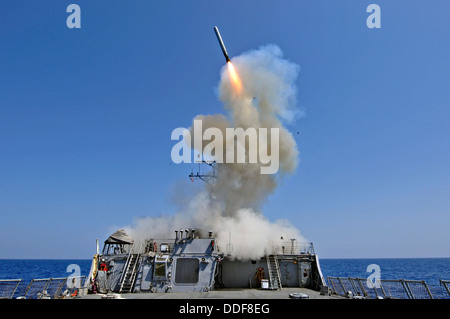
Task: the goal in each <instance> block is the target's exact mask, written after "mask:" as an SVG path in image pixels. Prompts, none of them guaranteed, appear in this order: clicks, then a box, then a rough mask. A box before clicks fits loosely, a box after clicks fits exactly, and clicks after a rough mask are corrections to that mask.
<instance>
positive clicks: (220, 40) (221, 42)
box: [214, 27, 230, 62]
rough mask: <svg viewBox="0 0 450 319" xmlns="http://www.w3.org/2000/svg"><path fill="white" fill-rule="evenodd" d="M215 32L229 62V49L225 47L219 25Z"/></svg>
mask: <svg viewBox="0 0 450 319" xmlns="http://www.w3.org/2000/svg"><path fill="white" fill-rule="evenodd" d="M214 32H215V33H216V36H217V40H218V41H219V44H220V48H221V49H222V52H223V55H224V56H225V60H226V61H227V62H230V58H229V57H228V53H227V49H225V44H223V41H222V37H221V36H220V32H219V29H217V27H214Z"/></svg>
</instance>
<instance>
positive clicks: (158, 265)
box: [155, 257, 167, 277]
mask: <svg viewBox="0 0 450 319" xmlns="http://www.w3.org/2000/svg"><path fill="white" fill-rule="evenodd" d="M166 260H167V258H158V257H157V258H156V261H155V276H156V277H166Z"/></svg>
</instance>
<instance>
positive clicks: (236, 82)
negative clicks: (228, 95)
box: [227, 61, 242, 94]
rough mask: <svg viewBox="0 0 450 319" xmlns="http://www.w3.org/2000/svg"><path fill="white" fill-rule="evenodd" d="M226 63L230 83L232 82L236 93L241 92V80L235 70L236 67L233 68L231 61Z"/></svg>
mask: <svg viewBox="0 0 450 319" xmlns="http://www.w3.org/2000/svg"><path fill="white" fill-rule="evenodd" d="M227 65H228V72H229V73H230V79H231V83H233V86H234V88H235V89H236V92H237V93H238V94H240V93H241V91H242V82H241V79H240V78H239V75H238V74H237V72H236V69H235V68H234V65H233V63H231V62H230V61H228V62H227Z"/></svg>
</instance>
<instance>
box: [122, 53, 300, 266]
mask: <svg viewBox="0 0 450 319" xmlns="http://www.w3.org/2000/svg"><path fill="white" fill-rule="evenodd" d="M232 63H233V65H234V66H235V68H236V70H237V73H238V74H239V77H240V79H241V81H242V90H240V91H239V92H237V90H236V87H234V86H233V84H232V81H230V74H229V71H228V69H227V67H224V68H223V69H222V70H221V78H220V81H219V84H218V92H219V98H220V100H221V101H222V102H223V103H224V107H225V110H226V111H227V116H225V115H222V114H217V115H199V116H197V117H196V118H195V119H194V120H198V119H201V120H202V123H203V128H202V129H203V130H206V129H207V128H209V127H215V128H219V129H220V130H221V131H223V132H224V133H225V128H227V127H228V128H230V127H235V128H236V127H241V128H243V129H247V128H250V127H253V128H256V129H258V128H278V129H279V171H278V173H277V174H261V172H260V167H261V165H263V164H261V163H260V162H258V163H248V162H247V161H246V163H236V162H235V163H220V164H217V166H216V167H217V170H216V172H217V179H216V182H215V183H214V185H213V187H212V188H211V187H210V186H209V185H207V184H205V188H204V189H202V190H201V191H199V192H198V193H197V194H195V195H193V196H192V197H190V198H189V200H188V201H187V205H186V206H184V207H183V208H182V209H180V211H179V212H178V213H176V214H175V215H172V216H160V217H145V218H140V219H137V220H135V221H134V224H133V225H131V226H129V227H126V230H127V232H128V233H129V234H130V235H131V237H133V238H134V239H135V240H136V241H143V240H144V239H146V238H173V237H174V231H175V230H179V229H181V228H184V229H186V228H194V229H196V231H197V233H202V234H203V235H205V234H206V232H208V231H212V232H213V233H214V236H215V238H216V242H217V246H218V248H219V250H220V251H221V252H224V253H231V255H232V258H236V259H240V260H245V259H257V258H260V257H263V256H264V255H266V254H269V253H273V250H274V249H276V250H278V252H281V249H282V248H281V246H282V245H285V243H286V241H287V242H290V239H292V238H295V239H296V242H297V243H298V242H304V241H305V239H304V238H303V237H302V235H301V233H300V231H299V230H298V229H296V228H295V227H294V226H293V225H291V224H290V223H289V222H288V221H286V220H278V221H275V222H271V221H269V220H268V219H267V218H266V217H265V216H264V215H263V213H262V207H263V205H264V203H265V201H266V200H267V198H268V197H269V196H270V194H272V193H273V192H274V191H275V189H276V187H277V184H278V182H279V181H278V179H280V178H282V177H283V175H284V174H286V173H291V172H293V171H294V170H295V169H296V167H297V165H298V149H297V145H296V143H295V140H294V138H293V136H292V134H291V133H290V132H289V131H288V130H287V129H286V128H285V127H284V126H283V122H288V123H289V122H292V121H294V120H295V119H296V118H297V117H299V116H301V115H302V113H301V112H300V111H298V109H297V108H296V94H297V90H296V86H295V80H296V78H297V75H298V72H299V67H298V66H297V65H296V64H294V63H291V62H289V61H287V60H285V59H283V56H282V52H281V50H280V48H279V47H278V46H275V45H268V46H264V47H261V48H259V49H258V50H253V51H249V52H246V53H244V54H242V55H241V56H238V57H236V58H234V59H233V61H232ZM191 132H192V129H191ZM223 136H225V134H223ZM268 140H270V139H269V138H268ZM226 145H228V143H227V144H226ZM203 147H204V145H202V148H203ZM259 147H262V146H261V145H259ZM268 148H269V150H270V149H271V145H268ZM226 151H227V150H226V149H225V150H224V153H225V152H226ZM269 153H270V152H269ZM283 240H284V242H283ZM282 242H283V243H282Z"/></svg>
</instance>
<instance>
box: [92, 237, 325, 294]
mask: <svg viewBox="0 0 450 319" xmlns="http://www.w3.org/2000/svg"><path fill="white" fill-rule="evenodd" d="M136 247H137V245H135V242H134V240H133V239H132V238H131V237H129V236H128V235H127V234H126V233H125V231H124V230H123V229H120V230H118V231H117V232H115V233H114V234H112V235H111V236H110V237H109V238H108V239H107V240H106V241H105V243H104V249H103V251H102V253H101V254H96V255H95V256H94V260H93V264H92V269H91V273H90V275H89V278H90V287H89V289H90V291H91V292H93V291H95V292H99V293H107V292H116V293H130V292H131V293H153V292H207V291H211V290H217V289H221V288H260V289H282V288H283V287H301V288H310V289H313V290H316V291H321V290H323V289H326V288H327V287H326V283H325V280H324V278H323V276H322V273H321V270H320V265H319V259H318V256H317V255H316V254H315V253H314V249H313V245H312V243H307V244H304V243H301V244H299V243H297V242H296V241H295V240H294V239H291V240H289V241H286V242H281V244H280V245H277V246H276V247H277V248H276V249H275V251H273V252H272V253H271V254H268V255H266V256H264V257H261V258H259V259H257V260H251V259H248V260H236V259H234V257H233V255H232V254H231V253H226V252H222V251H221V250H220V248H219V246H218V245H217V243H216V239H215V238H214V236H213V233H212V232H209V233H208V236H206V237H201V236H199V234H197V233H196V231H195V230H194V229H184V230H183V229H180V230H177V231H175V237H174V238H171V239H147V240H145V242H144V243H142V244H140V245H139V248H136Z"/></svg>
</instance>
